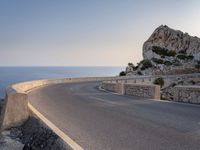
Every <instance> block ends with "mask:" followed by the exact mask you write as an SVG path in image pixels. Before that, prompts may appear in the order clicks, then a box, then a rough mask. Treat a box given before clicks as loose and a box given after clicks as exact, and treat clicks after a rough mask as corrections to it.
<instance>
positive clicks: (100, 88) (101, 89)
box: [99, 86, 122, 95]
mask: <svg viewBox="0 0 200 150" xmlns="http://www.w3.org/2000/svg"><path fill="white" fill-rule="evenodd" d="M99 90H100V91H105V92H109V93H111V94H114V95H122V94H119V93H116V92H111V91H107V90H105V89H103V88H102V87H101V86H99Z"/></svg>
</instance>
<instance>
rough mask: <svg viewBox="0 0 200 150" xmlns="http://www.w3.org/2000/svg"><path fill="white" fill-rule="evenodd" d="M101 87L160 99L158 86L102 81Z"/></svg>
mask: <svg viewBox="0 0 200 150" xmlns="http://www.w3.org/2000/svg"><path fill="white" fill-rule="evenodd" d="M102 88H103V89H105V90H107V91H111V92H116V93H119V94H125V95H133V96H139V97H145V98H151V99H160V86H159V85H151V84H135V83H125V82H112V83H111V82H107V81H106V82H103V83H102Z"/></svg>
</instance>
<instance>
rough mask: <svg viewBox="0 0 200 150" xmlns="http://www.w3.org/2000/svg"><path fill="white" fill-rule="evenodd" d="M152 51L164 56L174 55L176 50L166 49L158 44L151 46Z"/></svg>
mask: <svg viewBox="0 0 200 150" xmlns="http://www.w3.org/2000/svg"><path fill="white" fill-rule="evenodd" d="M152 51H153V52H154V53H156V54H158V55H160V56H161V57H165V56H169V57H170V56H173V57H174V56H175V55H176V52H175V51H173V50H168V49H166V48H162V47H159V46H153V47H152Z"/></svg>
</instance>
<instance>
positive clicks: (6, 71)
mask: <svg viewBox="0 0 200 150" xmlns="http://www.w3.org/2000/svg"><path fill="white" fill-rule="evenodd" d="M124 69H125V67H124V66H66V67H64V66H53V67H51V66H39V67H38V66H30V67H28V66H1V67H0V98H4V97H5V89H6V87H7V86H9V85H11V84H14V83H18V82H24V81H30V80H39V79H55V78H75V77H97V76H117V75H118V74H119V72H120V71H122V70H124Z"/></svg>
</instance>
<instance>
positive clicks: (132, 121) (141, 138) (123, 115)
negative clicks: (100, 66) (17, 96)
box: [29, 82, 200, 150]
mask: <svg viewBox="0 0 200 150" xmlns="http://www.w3.org/2000/svg"><path fill="white" fill-rule="evenodd" d="M99 85H100V82H83V83H68V84H57V85H50V86H47V87H41V88H37V89H36V90H34V91H32V92H31V93H29V101H30V103H31V104H32V105H33V106H34V107H35V108H36V109H38V110H39V111H40V112H41V113H42V114H43V115H44V116H45V117H47V118H48V119H49V120H50V121H51V122H53V123H54V124H55V125H56V126H57V127H58V128H59V129H61V130H62V131H63V132H64V133H66V134H67V135H68V136H69V137H70V138H72V139H73V140H74V141H76V143H78V144H79V145H80V146H81V147H82V148H84V149H85V150H200V105H191V104H181V103H174V102H162V101H155V100H149V99H144V98H138V97H133V96H122V95H117V94H113V93H109V92H105V91H101V90H99V89H98V87H99Z"/></svg>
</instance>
